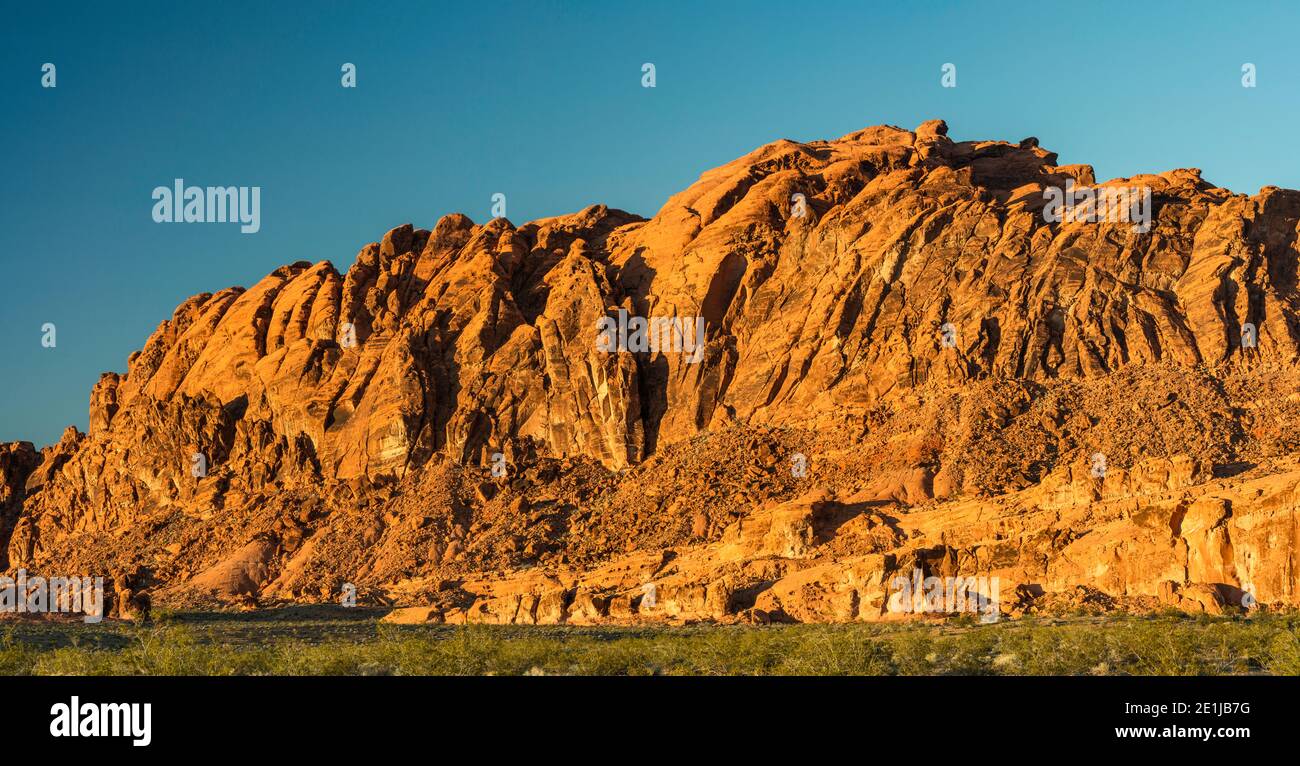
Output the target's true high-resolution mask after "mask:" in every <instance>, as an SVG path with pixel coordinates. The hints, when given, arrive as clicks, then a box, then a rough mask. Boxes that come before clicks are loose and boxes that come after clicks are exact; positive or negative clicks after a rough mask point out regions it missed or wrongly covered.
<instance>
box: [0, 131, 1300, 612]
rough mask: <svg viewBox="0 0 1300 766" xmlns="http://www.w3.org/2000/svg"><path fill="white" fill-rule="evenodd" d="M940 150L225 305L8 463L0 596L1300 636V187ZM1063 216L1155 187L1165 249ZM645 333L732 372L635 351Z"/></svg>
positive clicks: (401, 252)
mask: <svg viewBox="0 0 1300 766" xmlns="http://www.w3.org/2000/svg"><path fill="white" fill-rule="evenodd" d="M946 134H947V127H946V126H945V125H944V124H943V123H942V122H940V121H935V122H929V123H926V124H924V125H922V126H920V127H919V128H918V129H917V130H916V131H907V130H902V129H899V128H894V127H876V128H868V129H866V130H862V131H859V132H856V133H853V134H850V135H848V136H845V137H843V138H840V139H838V140H834V141H819V142H812V143H806V144H801V143H795V142H791V141H778V142H776V143H773V144H769V145H767V146H764V147H762V148H760V149H757V150H755V151H754V152H751V153H750V154H748V155H746V156H744V157H741V158H740V159H737V160H736V161H734V162H732V163H729V164H727V165H724V166H722V167H720V168H717V169H714V170H711V171H709V172H707V173H705V174H704V175H703V176H701V177H700V179H699V181H697V182H696V183H695V184H694V185H692V186H691V187H690V188H688V189H687V190H685V191H683V192H682V193H680V194H678V195H676V196H674V197H673V198H671V199H670V200H669V201H668V202H667V203H666V204H665V205H664V207H663V209H662V210H660V211H659V213H658V214H657V215H655V216H654V217H653V218H652V219H650V220H644V219H641V218H639V217H637V216H635V215H631V214H628V213H624V212H622V211H618V210H612V209H609V208H606V207H604V206H595V207H591V208H588V209H586V210H583V211H581V212H579V213H576V214H573V215H568V216H562V217H557V218H550V219H544V220H539V221H534V222H532V223H528V224H524V225H523V226H519V227H516V226H514V225H513V224H511V223H510V222H509V221H507V220H504V219H495V220H492V221H490V222H488V223H486V224H483V225H476V224H474V223H473V222H472V221H470V220H469V219H468V218H466V217H464V216H461V215H450V216H446V217H444V218H442V219H441V220H440V221H438V222H437V224H436V225H435V226H434V227H433V229H432V230H431V231H430V230H424V229H415V228H413V227H412V226H410V225H405V226H401V227H398V228H396V229H393V230H392V231H390V232H388V233H387V234H386V235H384V237H383V239H382V241H381V242H379V243H377V244H371V245H367V246H366V247H365V248H363V249H362V251H361V252H360V253H359V254H358V256H357V259H356V261H355V263H354V264H353V266H352V267H351V268H350V269H349V270H348V271H347V273H346V274H340V273H338V272H337V271H336V270H335V268H334V267H333V266H332V265H331V264H330V263H329V262H327V261H322V262H320V263H316V264H311V263H307V262H299V263H295V264H293V265H291V266H285V267H283V268H280V269H277V270H276V271H274V272H273V273H271V274H270V275H269V276H267V277H266V278H265V279H263V280H262V281H261V282H259V283H257V284H255V285H253V286H252V287H251V288H249V289H240V288H232V289H227V290H224V291H221V292H218V293H215V294H204V295H199V296H196V297H194V298H191V299H190V300H188V301H186V302H185V303H183V304H182V305H181V306H179V307H178V308H177V309H176V311H175V313H174V314H173V316H172V318H171V319H170V320H168V321H165V322H163V323H162V324H161V325H160V326H159V328H158V330H157V331H156V332H155V333H154V334H153V335H152V336H151V337H150V338H149V339H148V341H147V342H146V343H145V345H144V347H143V348H142V349H141V350H140V351H138V352H136V353H135V354H133V355H132V356H131V358H130V360H129V363H128V368H127V371H126V373H125V374H124V375H119V374H115V373H108V374H105V375H104V376H103V377H102V378H101V380H100V381H99V383H98V384H97V385H96V386H95V387H94V390H93V391H92V392H91V399H90V421H89V423H90V425H89V432H88V433H86V434H81V433H79V432H77V431H76V430H75V429H69V430H68V432H67V433H66V434H65V435H64V437H63V439H62V440H61V441H60V442H59V443H58V444H56V445H52V446H50V447H48V448H46V449H44V450H42V451H40V452H37V451H36V450H34V449H33V448H32V447H31V445H29V444H23V443H19V444H10V445H0V543H2V545H0V551H3V552H4V556H5V560H4V561H3V562H0V563H2V564H3V565H4V566H6V567H7V568H8V569H9V570H14V569H17V568H20V567H21V568H25V569H27V570H28V571H31V572H45V573H49V574H65V575H73V574H111V575H113V576H115V577H117V578H118V579H119V580H120V581H129V582H130V583H131V584H132V586H131V587H133V588H135V589H137V590H138V589H141V588H144V589H148V590H151V591H152V592H153V594H154V595H155V597H156V598H157V599H161V600H162V601H164V602H167V601H174V602H176V603H191V602H205V601H208V600H213V601H216V602H228V601H230V600H232V599H233V600H240V601H245V602H251V601H257V602H261V603H272V602H275V601H279V600H290V601H302V600H311V601H315V600H337V598H338V597H339V593H340V589H341V588H342V587H343V585H344V584H350V585H353V586H355V587H356V588H357V591H358V594H359V598H360V600H361V601H362V602H363V603H364V602H380V603H390V604H398V605H404V606H412V607H418V609H414V610H411V611H408V612H404V613H401V614H399V615H398V616H397V617H395V619H421V620H424V619H449V620H456V619H463V620H485V621H494V622H562V621H563V622H581V621H602V620H615V621H617V620H624V619H627V620H631V619H645V618H656V619H658V618H663V619H695V618H710V619H740V618H753V619H759V620H769V619H793V620H856V619H882V618H888V617H890V616H891V615H892V614H893V613H894V612H892V611H891V610H890V609H889V607H888V604H889V594H888V593H887V592H886V591H887V589H888V587H889V583H890V581H891V579H892V578H893V577H895V576H899V575H908V574H909V573H911V572H913V571H915V570H918V569H919V570H921V572H922V573H923V574H925V575H926V576H940V577H943V576H957V575H960V576H967V575H970V576H975V575H980V576H995V575H996V576H998V577H999V578H1000V580H1001V582H1002V596H1001V602H1000V603H1001V608H1003V610H1004V611H1007V610H1011V611H1014V610H1015V609H1020V608H1031V607H1032V604H1033V603H1035V602H1037V601H1040V600H1042V599H1051V598H1053V597H1055V596H1059V595H1061V594H1066V596H1068V597H1078V598H1084V597H1085V596H1086V598H1087V599H1088V600H1089V601H1090V602H1092V603H1103V604H1120V605H1123V604H1129V603H1134V604H1136V603H1145V602H1144V601H1143V600H1144V599H1145V600H1147V601H1149V602H1151V603H1160V604H1166V605H1172V606H1177V607H1180V608H1195V609H1209V610H1217V609H1221V608H1223V607H1224V605H1228V606H1232V605H1234V604H1239V603H1245V602H1249V603H1252V604H1253V603H1259V604H1272V605H1291V606H1295V605H1297V602H1298V601H1300V596H1298V595H1297V593H1298V591H1297V585H1298V584H1297V577H1300V574H1298V573H1297V571H1298V570H1297V567H1296V566H1295V557H1296V552H1297V534H1298V533H1300V529H1298V528H1297V516H1296V507H1297V492H1300V467H1297V465H1296V464H1295V463H1294V461H1293V459H1292V453H1293V451H1294V448H1295V446H1296V442H1297V441H1298V440H1300V439H1298V437H1297V434H1298V433H1300V431H1297V428H1296V426H1297V425H1298V424H1300V371H1298V370H1297V366H1296V362H1297V356H1298V355H1300V322H1298V319H1300V306H1298V305H1297V300H1298V298H1300V295H1298V293H1297V290H1296V279H1297V277H1296V264H1297V247H1296V233H1297V228H1298V224H1300V192H1295V191H1290V190H1282V189H1277V188H1272V187H1268V188H1265V189H1263V190H1261V191H1260V193H1259V194H1257V195H1255V196H1245V195H1241V194H1233V193H1231V192H1229V191H1227V190H1224V189H1219V188H1216V187H1214V186H1212V185H1211V184H1209V183H1208V182H1206V181H1204V180H1203V179H1202V178H1201V177H1200V173H1199V171H1196V170H1175V171H1172V172H1169V173H1164V174H1160V175H1149V176H1138V177H1135V178H1130V179H1116V180H1114V181H1109V182H1106V183H1105V184H1096V183H1095V179H1094V178H1093V173H1092V169H1091V168H1089V167H1087V166H1082V165H1067V166H1061V165H1057V164H1056V155H1054V154H1052V153H1050V152H1048V151H1046V150H1044V149H1042V148H1039V146H1038V142H1037V140H1036V139H1025V140H1023V141H1020V142H1018V143H1005V142H999V141H975V142H953V141H951V140H949V139H948V138H947V135H946ZM1067 183H1071V184H1073V185H1076V186H1077V187H1081V188H1082V187H1091V186H1099V187H1103V188H1130V187H1141V188H1146V189H1150V191H1151V194H1152V202H1153V205H1152V209H1153V220H1152V225H1151V226H1150V228H1149V230H1148V231H1142V230H1140V227H1135V226H1133V225H1132V224H1131V223H1129V222H1113V223H1109V222H1087V221H1082V220H1081V221H1075V222H1066V223H1057V222H1051V221H1048V220H1046V218H1045V216H1044V215H1043V207H1044V204H1045V199H1046V195H1045V190H1048V189H1051V188H1062V187H1064V186H1065V185H1066V184H1067ZM619 316H631V317H645V318H663V319H679V320H680V319H688V318H689V319H691V320H692V321H694V320H695V318H699V321H702V322H703V327H704V329H703V336H702V337H703V340H704V344H703V347H702V348H701V349H699V350H698V351H697V352H696V353H678V352H677V351H676V350H674V349H673V348H668V349H664V348H660V349H659V350H658V351H656V352H650V353H617V352H616V353H607V352H606V351H605V350H604V348H603V347H602V346H601V345H600V344H599V343H598V333H597V327H598V322H600V320H601V319H602V318H604V317H611V318H613V317H619ZM690 339H691V338H690V336H689V334H688V337H687V339H686V340H688V341H689V340H690ZM1098 456H1100V461H1101V462H1100V464H1099V463H1098V459H1099V458H1098ZM1099 468H1100V469H1099ZM650 585H653V586H654V588H653V589H652V590H653V592H654V594H655V595H653V596H651V597H650V598H649V599H647V598H646V593H647V592H648V591H647V590H646V588H647V587H648V586H650ZM1080 589H1082V590H1080ZM1069 594H1074V596H1069ZM1078 594H1085V596H1079V595H1078ZM1247 594H1248V595H1249V598H1247V597H1246V596H1247ZM402 615H405V616H402Z"/></svg>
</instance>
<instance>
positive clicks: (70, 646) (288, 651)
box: [0, 609, 1300, 675]
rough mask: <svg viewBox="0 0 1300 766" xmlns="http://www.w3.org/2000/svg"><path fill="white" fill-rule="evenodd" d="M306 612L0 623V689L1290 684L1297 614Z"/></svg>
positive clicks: (1299, 666)
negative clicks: (697, 680)
mask: <svg viewBox="0 0 1300 766" xmlns="http://www.w3.org/2000/svg"><path fill="white" fill-rule="evenodd" d="M342 611H343V610H336V611H331V610H328V609H325V610H322V609H316V610H311V609H306V610H302V611H293V610H289V611H286V612H282V613H274V612H272V613H270V614H268V613H262V614H251V615H250V614H223V613H216V614H211V613H209V614H203V615H197V614H191V615H185V614H164V615H162V616H161V618H160V619H159V621H158V622H156V623H155V624H152V625H143V626H135V625H128V624H100V625H84V624H80V623H62V624H58V623H47V622H12V621H11V622H5V623H0V675H28V674H35V675H485V674H496V675H512V674H532V675H573V674H576V675H894V674H901V675H948V674H960V675H1115V674H1135V675H1226V674H1260V673H1272V674H1286V675H1297V674H1300V613H1286V614H1257V615H1254V616H1251V617H1248V618H1247V617H1188V616H1184V615H1175V614H1162V615H1153V616H1130V615H1115V616H1105V617H1098V616H1076V617H1069V618H1059V619H1042V618H1026V619H1020V620H1014V621H1005V622H1002V623H998V624H995V625H978V624H974V623H971V622H965V621H958V622H948V623H945V624H906V625H899V624H890V625H881V624H856V625H783V626H771V627H744V626H710V625H696V626H687V627H636V628H612V627H600V628H594V627H593V628H582V627H563V626H561V627H520V626H509V627H505V626H468V627H453V626H442V625H439V626H398V625H387V624H381V623H379V622H378V619H377V618H378V615H379V614H381V613H373V612H371V613H366V612H362V611H361V610H350V611H354V612H356V613H354V614H348V615H347V616H342V615H341V614H340V612H342Z"/></svg>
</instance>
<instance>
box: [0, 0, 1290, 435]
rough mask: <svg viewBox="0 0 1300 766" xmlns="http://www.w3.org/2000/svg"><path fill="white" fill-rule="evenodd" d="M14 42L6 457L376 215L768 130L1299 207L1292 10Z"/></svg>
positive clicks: (210, 18) (113, 20)
mask: <svg viewBox="0 0 1300 766" xmlns="http://www.w3.org/2000/svg"><path fill="white" fill-rule="evenodd" d="M1139 5H1140V6H1142V7H1138V6H1139ZM1238 6H1240V7H1238ZM3 24H4V26H3V31H0V151H3V158H2V159H3V162H2V163H0V167H2V168H3V175H2V176H0V220H2V223H3V225H2V226H0V259H3V260H2V261H0V441H10V440H18V439H26V440H31V441H35V442H36V443H37V444H38V445H39V444H44V443H47V442H49V441H52V440H55V439H57V437H58V434H59V433H60V432H61V431H62V429H63V428H64V427H66V426H67V425H69V424H76V425H77V426H78V427H79V428H82V429H83V430H84V429H85V427H86V420H87V401H88V395H89V391H90V388H91V386H92V385H93V384H94V382H95V381H96V380H97V379H98V376H99V373H100V372H102V371H106V370H116V371H124V370H125V367H126V358H127V356H128V354H130V353H131V352H132V351H133V350H135V349H138V348H139V347H140V346H141V345H143V343H144V340H145V339H146V337H147V336H148V335H149V333H151V332H152V331H153V330H154V328H155V327H156V326H157V325H158V323H159V322H160V321H162V320H163V319H166V318H168V317H169V316H170V315H171V312H172V309H173V308H174V307H175V306H176V304H178V303H179V302H181V301H182V300H184V299H185V298H187V297H189V296H190V295H193V294H195V293H199V292H215V291H216V290H219V289H222V288H224V287H228V286H230V285H245V286H247V285H250V284H252V283H253V282H255V281H256V280H258V279H259V278H260V277H262V276H263V275H265V274H266V273H267V272H269V271H271V270H272V269H274V268H275V267H277V266H279V265H281V264H285V263H291V262H293V261H296V260H308V261H316V260H320V259H329V260H331V261H333V262H334V264H335V265H336V266H338V267H339V268H340V269H346V268H347V267H348V266H350V265H351V263H352V260H353V258H354V256H355V255H356V252H357V250H358V249H360V247H361V246H362V245H364V244H365V243H367V242H371V241H375V240H377V239H378V238H379V237H381V236H382V235H383V233H384V232H385V231H386V230H388V229H389V228H392V227H393V226H397V225H399V224H402V223H406V222H412V223H414V224H415V225H416V226H423V227H431V226H432V225H433V224H434V222H436V221H437V219H438V218H439V217H440V216H441V215H443V214H446V213H450V212H457V211H459V212H464V213H466V214H468V215H469V216H470V217H471V218H473V219H474V220H476V221H479V222H482V221H485V220H487V219H488V218H489V217H490V216H489V211H490V207H491V202H490V197H491V195H492V193H493V192H497V191H500V192H504V193H506V194H507V195H508V201H509V210H508V213H509V217H510V219H511V220H513V221H514V222H515V223H516V224H519V223H522V222H524V221H527V220H530V219H533V218H537V217H541V216H547V215H554V214H559V213H565V212H571V211H575V210H578V209H580V208H582V207H584V206H586V205H589V204H593V203H597V202H603V203H606V204H608V205H611V206H614V207H619V208H623V209H626V210H630V211H633V212H636V213H640V214H642V215H646V216H649V215H652V214H653V213H654V212H655V211H656V210H657V209H658V208H659V206H660V205H662V203H663V202H664V200H666V199H667V197H668V196H669V195H671V194H672V193H674V192H676V191H678V190H680V189H682V188H684V187H685V186H687V185H688V184H690V183H691V182H692V181H693V180H694V179H695V178H696V177H697V176H698V175H699V174H700V173H701V172H702V171H704V170H705V169H708V168H711V167H714V166H716V165H719V164H721V163H723V162H726V161H728V160H731V159H733V158H735V157H736V156H738V155H740V154H742V153H744V152H746V151H748V150H749V149H751V148H753V147H755V146H758V145H760V144H763V143H766V142H768V141H772V140H774V139H777V138H791V139H796V140H813V139H820V138H832V137H837V136H840V135H843V134H845V133H848V132H850V131H853V130H856V129H858V128H862V127H865V126H868V125H875V124H880V123H891V124H896V125H900V126H903V127H907V128H913V127H915V126H916V125H917V124H919V123H920V122H922V121H923V120H926V119H930V118H935V117H941V118H943V119H946V120H947V121H948V124H949V126H950V135H951V136H952V137H953V138H955V139H957V140H964V139H976V138H981V139H982V138H999V139H1005V140H1011V141H1016V140H1019V139H1021V138H1023V137H1025V136H1029V135H1035V136H1038V137H1039V139H1040V140H1041V142H1042V144H1043V146H1045V147H1046V148H1048V149H1051V150H1053V151H1056V152H1058V153H1059V154H1060V158H1061V159H1060V161H1061V162H1062V163H1072V162H1086V163H1091V164H1092V165H1094V166H1095V167H1096V169H1097V173H1098V176H1099V178H1109V177H1113V176H1127V175H1132V174H1135V173H1139V172H1148V171H1156V172H1158V171H1163V170H1168V169H1172V168H1176V167H1189V166H1192V167H1200V168H1202V169H1203V170H1204V173H1205V177H1206V178H1207V179H1209V180H1210V181H1212V182H1214V183H1216V184H1218V185H1220V186H1226V187H1228V188H1231V189H1233V190H1234V191H1239V192H1247V193H1254V192H1256V191H1257V190H1258V189H1259V187H1260V186H1262V185H1267V184H1275V185H1279V186H1287V187H1292V188H1296V187H1300V155H1298V154H1297V152H1296V151H1295V149H1294V146H1295V141H1296V138H1295V136H1294V135H1293V133H1294V131H1293V130H1292V128H1293V127H1294V126H1295V125H1296V124H1297V123H1298V122H1300V119H1298V118H1300V58H1298V57H1297V56H1296V55H1295V54H1294V51H1295V50H1296V39H1297V33H1300V11H1297V9H1296V8H1295V7H1294V5H1292V6H1291V7H1288V4H1283V3H1276V4H1244V3H1243V4H1235V3H1234V4H1228V3H1219V2H1203V3H1202V2H1168V3H1163V2H1158V3H1141V4H1137V3H1126V2H1114V3H1108V2H1089V3H1048V4H1043V3H1026V2H1016V3H951V2H901V1H900V2H889V3H871V2H854V3H842V4H841V3H824V2H792V1H791V0H782V2H736V3H717V4H715V3H706V2H680V3H678V2H670V3H658V2H638V3H630V2H616V1H612V2H603V3H597V2H568V3H558V2H519V3H515V2H482V3H464V4H458V5H444V4H440V3H435V2H410V3H399V2H365V3H327V2H319V3H301V4H298V3H292V2H258V3H245V2H222V3H191V2H157V3H154V2H147V3H146V2H133V3H126V4H124V5H123V6H120V7H119V6H117V5H113V6H112V7H108V6H107V4H103V5H101V4H98V3H88V2H79V3H58V2H41V3H21V4H19V3H16V2H10V3H7V4H6V8H5V10H4V21H3ZM45 62H52V63H54V64H55V65H56V66H57V67H58V70H57V73H58V74H57V76H58V80H57V83H58V84H57V87H56V88H54V89H43V88H41V87H40V77H41V65H42V64H43V63H45ZM344 62H353V63H355V64H356V65H357V67H358V87H357V88H356V89H355V90H350V89H343V88H342V87H340V84H339V78H340V71H339V69H340V66H341V65H342V64H343V63H344ZM643 62H653V63H654V64H655V65H656V66H657V75H658V87H656V88H655V89H653V90H651V89H644V88H642V87H641V65H642V63H643ZM945 62H952V63H954V64H956V65H957V87H956V88H955V89H944V88H941V87H940V84H939V81H940V67H941V66H942V65H943V64H944V63H945ZM1244 62H1251V63H1254V64H1255V65H1256V66H1257V67H1258V87H1257V88H1255V89H1253V90H1248V89H1245V88H1242V87H1241V82H1240V79H1241V65H1242V64H1243V63H1244ZM177 177H181V178H184V179H186V181H187V182H193V183H196V184H199V185H245V186H261V187H262V229H261V231H260V232H259V233H257V234H255V235H242V234H240V233H239V230H238V227H237V226H232V225H219V224H212V225H197V224H193V225H167V224H155V223H154V222H153V221H152V219H151V215H150V214H151V211H152V208H153V201H152V199H151V198H150V194H151V192H152V190H153V188H154V187H156V186H159V185H169V184H170V183H171V181H172V179H174V178H177ZM45 322H54V323H55V324H56V325H57V327H58V346H57V348H55V349H46V348H42V347H41V344H40V337H41V332H40V328H41V325H42V324H43V323H45Z"/></svg>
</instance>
